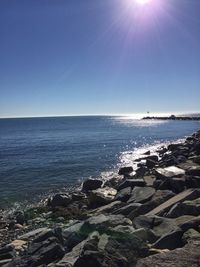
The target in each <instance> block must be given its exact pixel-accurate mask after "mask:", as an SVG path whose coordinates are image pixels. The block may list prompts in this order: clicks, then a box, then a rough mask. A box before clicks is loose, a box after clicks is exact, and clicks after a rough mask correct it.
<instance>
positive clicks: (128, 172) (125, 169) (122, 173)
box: [118, 166, 133, 175]
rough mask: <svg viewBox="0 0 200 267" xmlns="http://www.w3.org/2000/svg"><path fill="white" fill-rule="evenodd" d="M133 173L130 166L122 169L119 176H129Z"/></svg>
mask: <svg viewBox="0 0 200 267" xmlns="http://www.w3.org/2000/svg"><path fill="white" fill-rule="evenodd" d="M131 172H133V167H131V166H129V167H122V168H120V169H119V172H118V174H119V175H127V174H130V173H131Z"/></svg>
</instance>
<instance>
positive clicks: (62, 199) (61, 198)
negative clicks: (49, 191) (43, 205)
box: [50, 194, 71, 207]
mask: <svg viewBox="0 0 200 267" xmlns="http://www.w3.org/2000/svg"><path fill="white" fill-rule="evenodd" d="M70 202H71V196H70V195H68V194H56V195H55V196H53V198H52V199H51V201H50V206H52V207H58V206H61V207H66V206H68V204H69V203H70Z"/></svg>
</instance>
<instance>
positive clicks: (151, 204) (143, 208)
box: [128, 190, 175, 220]
mask: <svg viewBox="0 0 200 267" xmlns="http://www.w3.org/2000/svg"><path fill="white" fill-rule="evenodd" d="M173 196H175V194H174V193H173V192H172V191H169V190H158V191H156V193H155V194H154V195H153V197H152V199H151V200H150V201H148V202H146V203H144V204H142V205H141V204H140V205H139V206H136V207H135V208H134V209H132V211H130V212H129V215H128V217H129V218H130V219H131V220H133V219H134V218H135V217H137V216H139V215H143V214H145V213H147V212H149V211H151V210H153V209H154V208H156V207H157V206H159V205H161V204H162V203H164V202H165V201H167V200H168V199H170V198H172V197H173ZM135 204H137V203H135Z"/></svg>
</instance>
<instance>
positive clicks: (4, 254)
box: [0, 245, 15, 261]
mask: <svg viewBox="0 0 200 267" xmlns="http://www.w3.org/2000/svg"><path fill="white" fill-rule="evenodd" d="M14 256H15V251H14V248H13V246H12V245H5V246H3V247H0V261H4V260H8V259H12V258H13V257H14Z"/></svg>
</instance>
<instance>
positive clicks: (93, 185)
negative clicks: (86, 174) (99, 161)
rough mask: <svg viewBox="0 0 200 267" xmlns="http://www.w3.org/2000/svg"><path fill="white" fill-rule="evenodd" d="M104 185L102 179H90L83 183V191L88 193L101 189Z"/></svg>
mask: <svg viewBox="0 0 200 267" xmlns="http://www.w3.org/2000/svg"><path fill="white" fill-rule="evenodd" d="M102 184H103V181H102V180H101V179H92V178H89V179H87V180H85V181H84V182H83V185H82V191H84V192H87V191H90V190H96V189H98V188H100V187H101V186H102Z"/></svg>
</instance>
